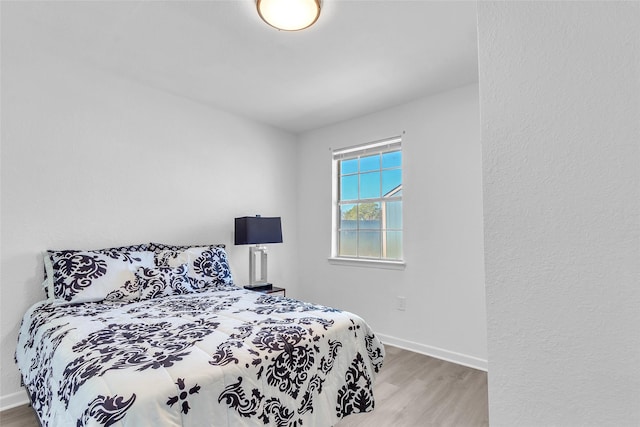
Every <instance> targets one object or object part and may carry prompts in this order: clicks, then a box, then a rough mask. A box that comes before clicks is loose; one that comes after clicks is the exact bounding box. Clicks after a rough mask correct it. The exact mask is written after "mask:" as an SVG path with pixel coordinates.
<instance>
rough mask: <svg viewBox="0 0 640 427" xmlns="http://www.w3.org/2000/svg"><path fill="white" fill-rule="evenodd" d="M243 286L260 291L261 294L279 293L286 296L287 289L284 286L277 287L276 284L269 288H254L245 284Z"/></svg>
mask: <svg viewBox="0 0 640 427" xmlns="http://www.w3.org/2000/svg"><path fill="white" fill-rule="evenodd" d="M244 288H245V289H247V290H250V291H254V292H260V293H263V294H274V295H281V296H283V297H286V296H287V290H286V289H285V288H278V287H276V286H272V287H271V289H254V288H252V287H251V286H245V287H244Z"/></svg>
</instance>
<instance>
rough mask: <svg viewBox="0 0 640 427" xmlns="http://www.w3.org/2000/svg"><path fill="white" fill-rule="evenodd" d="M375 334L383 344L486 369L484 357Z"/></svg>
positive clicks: (486, 364)
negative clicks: (480, 357)
mask: <svg viewBox="0 0 640 427" xmlns="http://www.w3.org/2000/svg"><path fill="white" fill-rule="evenodd" d="M376 336H377V337H378V338H380V340H381V341H382V342H383V343H384V344H389V345H392V346H394V347H400V348H402V349H405V350H410V351H414V352H416V353H420V354H425V355H427V356H431V357H435V358H436V359H441V360H446V361H447V362H452V363H456V364H458V365H463V366H468V367H470V368H474V369H479V370H481V371H485V372H486V371H487V369H488V363H487V361H486V360H484V359H479V358H477V357H473V356H468V355H466V354H461V353H456V352H455V351H449V350H444V349H442V348H438V347H432V346H429V345H424V344H420V343H417V342H413V341H407V340H403V339H400V338H396V337H392V336H389V335H384V334H378V333H376Z"/></svg>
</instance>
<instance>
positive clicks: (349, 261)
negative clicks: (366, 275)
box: [329, 136, 405, 269]
mask: <svg viewBox="0 0 640 427" xmlns="http://www.w3.org/2000/svg"><path fill="white" fill-rule="evenodd" d="M393 151H400V152H401V153H403V149H402V137H401V136H395V137H391V138H385V139H382V140H378V141H374V142H369V143H365V144H360V145H355V146H350V147H345V148H341V149H335V150H332V151H331V155H332V172H331V173H332V177H331V179H332V193H333V194H332V200H333V203H332V232H331V256H330V257H329V262H330V263H332V264H338V265H350V266H367V267H378V268H386V269H388V268H391V269H401V268H404V266H405V262H404V235H405V233H404V221H403V220H402V218H403V216H404V209H403V210H402V212H401V217H400V218H401V220H400V224H401V226H400V228H399V229H395V230H398V231H400V232H401V236H402V237H401V239H400V240H401V241H400V251H401V258H399V259H396V258H383V253H384V247H383V245H384V243H383V240H382V236H381V253H380V257H379V258H377V257H366V256H347V255H340V254H339V251H340V230H341V228H340V224H341V206H342V204H353V203H355V204H357V203H363V202H365V203H369V202H374V203H376V202H379V203H385V202H386V201H388V200H389V198H388V197H387V198H385V195H384V194H382V190H383V188H382V172H383V171H384V170H385V169H384V167H383V165H382V164H380V168H379V169H377V170H378V171H379V172H380V174H381V178H380V179H381V183H380V190H381V191H380V195H379V197H375V198H362V199H361V198H360V194H358V198H357V199H355V200H348V201H346V202H342V201H341V195H340V178H341V174H340V167H339V165H340V161H343V160H350V159H357V158H361V157H367V156H371V155H374V154H379V155H381V154H385V153H389V152H393ZM399 169H400V174H401V175H400V176H401V180H400V186H401V187H400V188H401V190H403V189H404V156H402V161H401V163H400V167H399ZM362 173H363V172H361V171H360V169H359V168H358V170H357V172H356V173H355V175H356V176H358V177H359V178H360V176H361V175H362ZM364 173H366V171H365V172H364ZM392 191H393V190H392ZM388 193H389V192H388ZM388 193H387V194H388ZM391 201H395V202H397V201H399V202H400V203H401V204H402V206H404V203H403V202H402V201H403V195H402V194H401V195H400V196H397V195H396V196H392V199H391ZM356 230H358V229H356ZM386 230H387V228H386V224H381V225H380V231H381V233H382V234H383V235H384V234H385V233H386ZM392 231H393V230H392Z"/></svg>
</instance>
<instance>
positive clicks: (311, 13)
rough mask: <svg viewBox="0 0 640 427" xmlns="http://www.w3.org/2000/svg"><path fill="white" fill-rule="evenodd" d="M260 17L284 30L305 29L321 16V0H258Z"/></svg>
mask: <svg viewBox="0 0 640 427" xmlns="http://www.w3.org/2000/svg"><path fill="white" fill-rule="evenodd" d="M256 7H257V9H258V14H259V15H260V18H262V20H263V21H264V22H266V23H267V24H269V25H271V26H272V27H273V28H276V29H278V30H283V31H298V30H304V29H305V28H309V27H310V26H312V25H313V24H314V23H315V22H316V21H317V20H318V17H319V16H320V0H256Z"/></svg>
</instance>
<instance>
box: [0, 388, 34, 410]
mask: <svg viewBox="0 0 640 427" xmlns="http://www.w3.org/2000/svg"><path fill="white" fill-rule="evenodd" d="M28 403H29V396H27V392H26V391H19V392H17V393H12V394H7V395H5V396H0V411H6V410H7V409H11V408H15V407H16V406H21V405H27V404H28Z"/></svg>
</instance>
